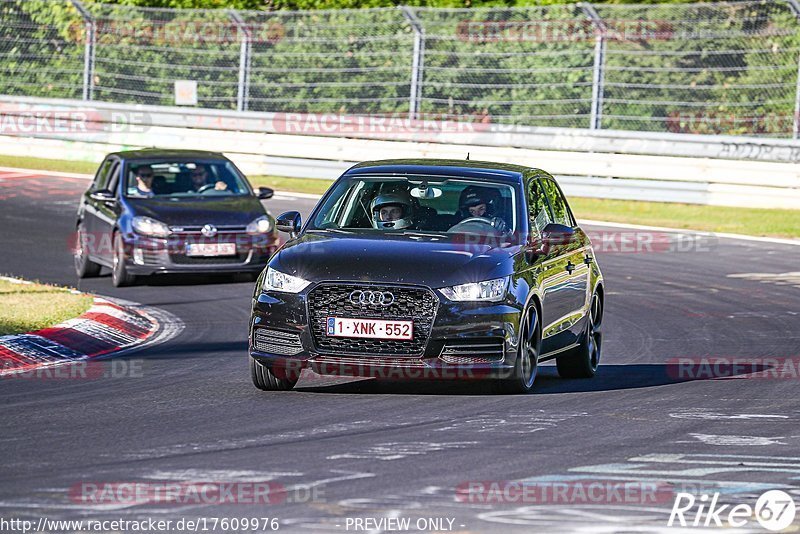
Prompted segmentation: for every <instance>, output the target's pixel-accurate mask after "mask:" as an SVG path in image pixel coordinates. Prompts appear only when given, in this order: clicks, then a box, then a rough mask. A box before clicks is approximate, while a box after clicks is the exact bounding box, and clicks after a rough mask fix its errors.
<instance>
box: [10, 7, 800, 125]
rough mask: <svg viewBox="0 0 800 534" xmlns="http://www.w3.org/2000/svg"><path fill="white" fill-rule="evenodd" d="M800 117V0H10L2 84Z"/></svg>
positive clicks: (414, 113)
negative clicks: (164, 4)
mask: <svg viewBox="0 0 800 534" xmlns="http://www.w3.org/2000/svg"><path fill="white" fill-rule="evenodd" d="M176 80H194V81H196V82H197V99H198V102H197V105H198V106H199V107H203V108H211V109H226V110H242V111H244V110H249V111H274V112H298V113H335V114H339V113H341V114H349V115H356V114H369V115H380V116H403V117H408V116H410V117H412V118H420V117H422V118H426V117H445V118H450V119H459V120H466V121H473V122H481V123H492V124H516V125H530V126H556V127H570V128H591V129H623V130H637V131H656V132H681V133H711V134H713V133H724V134H733V135H758V136H772V137H795V138H797V137H798V135H799V134H800V124H798V117H800V4H798V0H743V1H734V2H715V3H698V4H662V5H659V4H655V5H646V6H645V5H613V4H589V3H580V4H569V5H554V6H547V7H525V8H513V9H512V8H476V9H432V8H415V7H398V8H382V9H364V10H338V11H309V12H282V11H275V12H268V11H234V10H172V9H150V8H136V7H130V6H121V5H104V4H95V3H88V2H85V1H84V2H83V3H81V2H80V1H78V0H0V94H8V95H29V96H45V97H59V98H82V99H85V100H97V101H104V102H126V103H141V104H155V105H173V104H175V86H174V82H175V81H176Z"/></svg>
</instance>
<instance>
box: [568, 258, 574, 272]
mask: <svg viewBox="0 0 800 534" xmlns="http://www.w3.org/2000/svg"><path fill="white" fill-rule="evenodd" d="M574 270H575V265H573V263H572V262H571V261H569V260H567V272H568V273H569V274H572V271H574Z"/></svg>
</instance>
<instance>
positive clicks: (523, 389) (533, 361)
mask: <svg viewBox="0 0 800 534" xmlns="http://www.w3.org/2000/svg"><path fill="white" fill-rule="evenodd" d="M541 349H542V327H541V323H540V322H539V314H538V313H536V308H534V307H531V308H530V309H529V310H528V311H527V312H526V313H525V316H524V318H523V324H522V328H520V337H519V349H518V353H517V360H516V363H515V364H514V371H513V375H512V376H511V377H510V378H505V379H502V380H500V382H499V390H500V392H501V393H506V394H519V393H530V392H531V390H532V389H533V384H534V382H535V381H536V373H537V371H538V369H539V355H540V354H541Z"/></svg>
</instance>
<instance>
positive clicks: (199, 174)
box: [190, 163, 228, 192]
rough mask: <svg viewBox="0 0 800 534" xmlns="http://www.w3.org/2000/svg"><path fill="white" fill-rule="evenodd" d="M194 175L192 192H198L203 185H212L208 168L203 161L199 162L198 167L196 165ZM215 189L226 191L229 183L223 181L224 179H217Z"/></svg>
mask: <svg viewBox="0 0 800 534" xmlns="http://www.w3.org/2000/svg"><path fill="white" fill-rule="evenodd" d="M191 177H192V188H191V190H190V192H192V191H193V192H198V191H200V189H202V188H203V187H205V186H207V185H210V184H209V183H208V168H206V166H205V165H204V164H202V163H198V165H197V167H195V168H194V169H193V170H192V172H191ZM206 189H211V188H210V187H206ZM214 189H216V190H217V191H224V190H226V189H228V184H226V183H225V182H223V181H222V180H217V182H216V183H215V184H214Z"/></svg>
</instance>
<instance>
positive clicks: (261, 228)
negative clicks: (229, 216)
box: [246, 215, 272, 234]
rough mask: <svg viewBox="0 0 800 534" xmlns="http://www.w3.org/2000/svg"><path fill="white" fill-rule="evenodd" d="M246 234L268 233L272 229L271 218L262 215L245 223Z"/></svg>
mask: <svg viewBox="0 0 800 534" xmlns="http://www.w3.org/2000/svg"><path fill="white" fill-rule="evenodd" d="M246 231H247V233H248V234H268V233H270V232H271V231H272V220H271V219H270V218H269V217H267V216H266V215H263V216H261V217H259V218H258V219H256V220H255V221H253V222H251V223H250V224H248V225H247V229H246Z"/></svg>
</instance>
